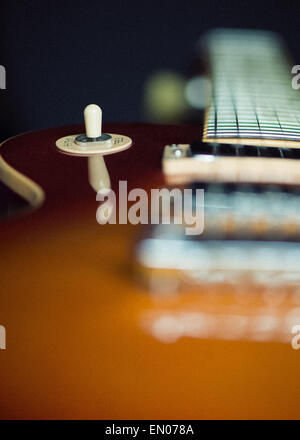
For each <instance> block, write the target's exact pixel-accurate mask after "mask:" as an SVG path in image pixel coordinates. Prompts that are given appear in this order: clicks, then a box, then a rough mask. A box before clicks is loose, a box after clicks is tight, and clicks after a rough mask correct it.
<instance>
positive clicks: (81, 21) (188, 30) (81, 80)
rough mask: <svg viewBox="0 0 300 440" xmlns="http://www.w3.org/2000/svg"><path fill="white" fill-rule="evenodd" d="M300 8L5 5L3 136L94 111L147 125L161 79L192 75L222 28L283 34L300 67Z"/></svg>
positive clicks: (0, 46)
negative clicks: (209, 36)
mask: <svg viewBox="0 0 300 440" xmlns="http://www.w3.org/2000/svg"><path fill="white" fill-rule="evenodd" d="M299 12H300V4H299V2H298V1H294V2H288V1H281V2H276V3H275V2H274V3H264V2H262V1H261V2H257V1H255V2H254V1H250V0H247V1H244V0H240V1H239V2H229V1H220V0H219V1H215V0H210V1H200V0H186V1H185V2H184V1H180V2H177V1H174V0H173V1H169V0H161V1H160V2H153V1H149V2H145V1H135V0H127V1H112V0H111V1H107V0H103V1H96V0H92V1H91V0H90V1H83V0H72V1H55V0H54V1H53V0H51V1H49V0H46V1H45V0H40V1H25V0H21V1H15V0H11V1H5V2H2V3H1V6H0V14H1V16H0V37H1V38H0V64H1V65H4V66H5V68H6V73H7V89H6V90H0V111H1V117H0V138H1V139H3V138H5V137H7V136H10V135H13V134H16V133H19V132H22V131H26V130H33V129H39V128H44V127H50V126H56V125H64V124H71V123H76V122H80V121H81V120H82V116H81V115H82V109H83V107H84V106H85V105H86V104H88V103H92V102H93V103H97V104H100V105H101V106H102V107H103V111H104V119H105V121H142V120H145V119H146V118H147V115H146V114H145V111H144V104H143V96H144V87H145V82H146V81H147V80H148V79H149V77H150V76H151V74H152V72H155V71H157V70H161V69H168V70H171V71H174V72H179V73H180V72H184V70H185V69H186V67H187V65H188V64H189V62H190V60H191V59H192V58H193V48H194V46H195V43H196V41H197V39H198V37H199V35H201V34H202V33H203V32H205V31H206V30H207V29H209V28H211V27H215V26H222V27H244V28H249V27H250V28H258V29H269V30H275V31H278V32H280V33H281V34H282V36H283V37H284V38H285V39H286V40H287V43H288V45H289V48H290V50H291V53H292V55H293V57H294V59H295V63H296V64H300V47H299V44H300V26H299V17H300V14H299Z"/></svg>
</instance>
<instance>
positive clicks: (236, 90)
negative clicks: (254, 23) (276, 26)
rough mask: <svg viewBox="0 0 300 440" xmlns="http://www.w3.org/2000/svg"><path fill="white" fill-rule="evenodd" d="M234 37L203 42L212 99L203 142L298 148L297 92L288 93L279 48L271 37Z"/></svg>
mask: <svg viewBox="0 0 300 440" xmlns="http://www.w3.org/2000/svg"><path fill="white" fill-rule="evenodd" d="M236 35H237V34H236V32H235V31H234V32H233V33H232V31H231V30H223V31H217V32H215V33H212V34H211V36H210V38H209V39H208V49H209V52H210V55H211V66H212V69H211V70H212V78H213V82H212V85H213V87H212V90H213V94H212V102H211V105H210V109H209V110H208V111H207V114H206V123H205V135H206V137H209V138H216V139H217V138H218V137H224V136H227V137H229V136H230V137H232V138H233V139H234V138H237V139H240V138H241V137H245V136H250V137H251V138H257V139H286V140H293V141H299V142H300V100H299V92H298V93H297V92H296V91H295V90H293V89H292V86H291V83H290V76H289V75H290V68H289V65H288V63H287V60H286V59H285V57H284V55H283V53H282V49H281V44H280V43H278V41H277V40H276V36H274V35H272V34H271V33H270V34H269V37H268V38H267V39H265V37H264V35H265V34H264V33H263V32H260V31H242V30H241V31H239V33H238V38H237V37H236ZM233 48H234V49H233ZM260 57H262V59H263V61H262V60H261V59H260ZM245 66H247V67H248V70H246V68H245ZM281 153H282V152H281Z"/></svg>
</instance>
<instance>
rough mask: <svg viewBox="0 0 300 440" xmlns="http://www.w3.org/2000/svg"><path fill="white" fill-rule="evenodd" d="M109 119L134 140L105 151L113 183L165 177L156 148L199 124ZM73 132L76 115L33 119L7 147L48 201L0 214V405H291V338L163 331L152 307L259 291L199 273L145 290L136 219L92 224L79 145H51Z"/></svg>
mask: <svg viewBox="0 0 300 440" xmlns="http://www.w3.org/2000/svg"><path fill="white" fill-rule="evenodd" d="M105 130H106V131H107V132H112V133H124V134H125V135H128V136H130V137H131V138H132V139H133V146H132V148H131V149H130V150H127V151H124V152H122V153H120V154H117V155H114V156H113V157H108V159H107V164H108V168H109V170H110V177H111V181H112V188H114V187H116V185H117V182H118V181H119V180H127V181H128V188H129V189H130V188H134V187H139V188H144V189H146V190H150V188H159V187H161V186H164V185H165V181H164V177H163V174H162V171H161V157H162V152H163V147H164V146H165V145H166V144H171V143H174V142H177V143H190V142H192V141H193V140H195V139H197V138H198V136H199V126H198V125H197V126H194V127H193V126H162V125H148V124H128V125H127V124H106V126H105ZM77 132H78V133H80V132H83V128H82V127H81V126H72V127H61V128H55V129H49V130H43V131H39V132H31V133H27V134H24V135H21V136H18V137H16V138H13V139H11V140H8V141H6V142H4V143H3V144H2V146H1V154H2V157H3V159H4V160H5V161H6V162H7V163H9V164H10V165H11V166H13V167H14V168H15V169H17V170H19V171H20V172H21V173H22V174H25V175H26V176H29V177H30V178H31V179H33V181H34V182H36V183H37V184H38V185H40V187H41V188H43V191H44V193H45V201H44V203H43V204H42V206H41V207H40V208H39V209H37V210H34V211H33V212H31V213H30V215H27V216H18V217H15V218H10V219H9V220H5V221H3V222H2V223H1V229H0V237H1V256H0V267H1V277H0V289H1V297H0V323H1V325H4V326H5V328H6V332H7V348H6V350H0V371H1V384H0V388H1V393H0V396H1V397H0V417H1V418H3V419H5V418H11V419H14V418H21V419H28V418H30V419H32V418H34V419H35V418H47V419H49V418H50V419H51V418H58V419H63V418H72V419H73V418H74V419H77V418H80V419H82V418H88V419H92V418H112V419H126V418H141V419H143V418H149V419H151V418H154V419H155V418H158V419H161V418H166V419H185V418H186V419H199V418H298V417H299V405H300V380H299V365H300V357H299V356H300V353H299V352H298V351H296V350H293V349H292V348H291V345H290V344H289V343H282V342H280V341H272V342H268V341H267V340H264V341H259V340H257V341H247V340H244V341H243V340H239V338H234V337H233V338H231V337H227V338H226V326H225V327H224V329H223V330H224V331H223V334H222V329H221V332H220V334H219V337H218V336H216V337H215V338H209V339H206V338H203V337H197V332H196V333H195V332H194V333H193V331H192V330H191V331H190V333H188V334H186V335H182V336H181V337H173V339H172V335H171V338H169V339H165V340H164V339H162V338H159V337H157V335H158V334H159V331H158V330H159V328H157V327H155V325H154V326H153V325H151V323H152V324H153V322H154V321H153V317H160V318H164V317H168V316H170V315H172V313H173V314H175V315H176V316H178V314H179V315H182V314H184V313H185V314H186V313H196V312H199V311H202V312H203V311H208V312H209V311H210V312H212V313H214V312H215V311H216V310H219V309H220V310H222V308H223V306H224V307H225V306H228V305H231V306H232V307H233V308H234V307H235V304H237V302H239V304H242V306H243V307H244V308H246V309H248V310H249V309H251V308H253V307H256V306H257V304H258V303H260V302H261V299H260V292H259V290H257V288H255V287H251V286H247V285H246V286H244V287H243V288H242V290H243V291H242V293H243V294H239V295H236V294H235V293H233V292H232V291H231V289H230V288H229V287H228V286H226V285H219V286H217V287H216V286H213V285H211V284H208V285H205V284H204V285H202V287H201V288H199V286H198V287H197V286H194V287H191V288H190V289H188V291H184V292H182V293H179V294H177V295H175V296H174V295H173V296H172V295H171V296H168V295H167V296H157V295H154V296H153V295H151V294H150V292H149V291H148V290H147V289H146V288H145V287H143V286H142V285H141V284H139V282H138V281H137V280H136V279H135V276H134V268H133V264H132V261H133V252H134V247H135V243H136V240H137V235H138V233H139V232H140V229H141V228H140V226H132V225H99V224H98V223H97V222H96V217H95V216H96V209H97V202H96V200H95V193H94V191H93V190H92V188H91V187H90V185H89V183H88V177H87V160H86V158H80V157H71V156H67V155H63V154H61V153H59V152H58V151H57V149H56V148H55V142H56V140H57V139H58V138H60V137H62V136H66V135H68V134H73V133H77ZM285 293H287V294H288V291H286V292H285V291H284V288H283V291H282V292H281V294H283V295H284V294H285ZM260 306H261V307H265V308H266V307H267V306H266V303H262V304H260ZM268 307H271V308H272V307H273V308H274V307H276V305H275V304H271V305H270V303H269V306H268ZM149 322H150V324H149ZM159 322H163V321H161V320H160V321H159ZM175 336H176V335H175ZM177 336H178V335H177Z"/></svg>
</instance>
